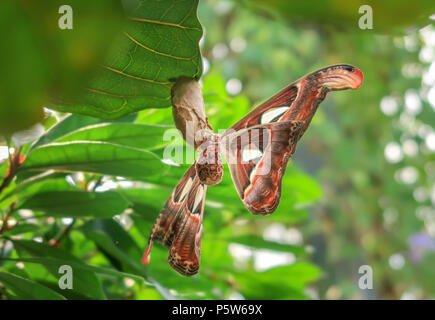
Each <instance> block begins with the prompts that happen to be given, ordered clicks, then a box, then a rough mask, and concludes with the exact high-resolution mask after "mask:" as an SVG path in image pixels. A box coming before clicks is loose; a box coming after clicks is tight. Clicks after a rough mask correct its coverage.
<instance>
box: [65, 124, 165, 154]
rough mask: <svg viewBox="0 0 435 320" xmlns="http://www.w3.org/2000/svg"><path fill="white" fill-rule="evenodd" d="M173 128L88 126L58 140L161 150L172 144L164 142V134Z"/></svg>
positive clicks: (131, 125) (153, 126) (156, 126)
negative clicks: (87, 141) (106, 143)
mask: <svg viewBox="0 0 435 320" xmlns="http://www.w3.org/2000/svg"><path fill="white" fill-rule="evenodd" d="M170 128H173V126H162V125H151V124H149V125H145V124H133V123H101V124H96V125H92V126H87V127H84V128H81V129H79V130H76V131H73V132H71V133H70V134H68V135H66V136H64V137H62V138H60V139H58V140H57V141H58V142H66V141H74V140H91V141H106V142H111V143H114V144H120V145H125V146H129V147H135V148H140V149H145V150H152V149H156V148H161V147H163V146H165V145H167V144H169V143H170V141H169V140H167V141H164V140H163V137H164V133H165V131H166V130H168V129H170Z"/></svg>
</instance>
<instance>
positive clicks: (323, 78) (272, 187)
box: [222, 64, 363, 214]
mask: <svg viewBox="0 0 435 320" xmlns="http://www.w3.org/2000/svg"><path fill="white" fill-rule="evenodd" d="M362 80H363V74H362V72H361V71H360V70H358V69H357V68H355V67H353V66H350V65H347V64H340V65H334V66H330V67H326V68H323V69H320V70H317V71H315V72H312V73H310V74H308V75H306V76H304V77H302V78H301V79H299V80H297V81H295V82H293V83H292V84H290V85H289V86H287V87H286V88H284V89H283V90H281V91H280V92H278V93H277V94H275V95H274V96H273V97H271V98H270V99H268V100H267V101H265V102H264V103H262V104H261V105H259V106H258V107H257V108H255V109H254V110H253V111H252V112H250V113H249V114H248V115H246V116H245V117H244V118H243V119H241V120H240V121H238V122H237V123H236V124H235V125H233V126H232V127H231V128H230V129H228V130H227V131H226V132H225V133H224V134H223V136H222V139H223V140H224V141H225V144H226V147H225V150H226V151H227V152H226V157H227V162H228V165H229V168H230V172H231V176H232V178H233V181H234V185H235V187H236V189H237V192H238V193H239V196H240V198H241V199H242V201H243V203H244V204H245V206H246V207H247V208H248V209H249V211H251V212H252V213H254V214H271V213H272V212H273V211H274V210H275V209H276V207H277V206H278V203H279V199H280V196H281V180H282V176H283V175H284V172H285V168H286V165H287V162H288V160H289V158H290V156H291V155H292V154H293V152H294V151H295V148H296V144H297V142H298V140H299V139H300V138H301V137H302V135H303V134H304V133H305V131H306V130H307V128H308V126H309V124H310V122H311V119H312V118H313V116H314V114H315V112H316V111H317V108H318V106H319V104H320V103H321V102H322V101H323V100H324V99H325V97H326V94H327V93H328V92H330V91H337V90H347V89H357V88H358V87H359V86H360V85H361V83H362Z"/></svg>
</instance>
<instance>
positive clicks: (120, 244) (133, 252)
mask: <svg viewBox="0 0 435 320" xmlns="http://www.w3.org/2000/svg"><path fill="white" fill-rule="evenodd" d="M79 230H80V231H82V232H83V234H84V235H85V236H86V238H88V239H91V240H92V241H94V242H95V244H96V245H97V246H98V247H99V248H101V249H103V250H104V251H105V252H106V253H107V254H109V255H110V256H111V257H113V258H114V259H116V260H117V261H118V263H119V264H120V265H121V266H122V270H123V271H126V272H132V273H136V274H139V275H143V274H144V267H143V266H142V263H141V261H142V260H141V257H142V250H141V249H140V248H139V246H138V245H137V243H136V242H135V241H134V240H133V238H132V237H131V236H130V235H129V234H128V233H127V232H126V231H125V230H124V229H123V228H122V227H121V226H120V225H119V224H118V223H117V222H116V221H114V220H112V219H94V220H91V221H88V222H87V223H85V224H84V225H83V226H82V227H81V228H80V229H79Z"/></svg>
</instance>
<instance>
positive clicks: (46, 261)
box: [7, 257, 145, 282]
mask: <svg viewBox="0 0 435 320" xmlns="http://www.w3.org/2000/svg"><path fill="white" fill-rule="evenodd" d="M7 260H10V261H22V262H28V263H37V264H42V265H53V266H55V267H59V266H61V265H69V266H71V268H72V269H73V270H75V271H80V272H82V271H90V272H94V273H96V274H99V275H105V276H111V277H118V278H132V279H134V280H137V281H141V282H143V281H144V280H145V279H144V277H143V276H138V275H137V274H133V273H127V272H121V271H118V270H115V269H112V268H105V267H98V266H92V265H89V264H85V263H83V262H76V261H71V260H65V259H58V258H40V257H37V258H19V259H7Z"/></svg>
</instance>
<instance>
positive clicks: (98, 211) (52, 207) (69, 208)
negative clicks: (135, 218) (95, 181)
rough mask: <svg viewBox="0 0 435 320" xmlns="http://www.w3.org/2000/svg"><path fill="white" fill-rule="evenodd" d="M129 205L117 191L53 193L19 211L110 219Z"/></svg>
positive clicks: (28, 202)
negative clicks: (26, 210)
mask: <svg viewBox="0 0 435 320" xmlns="http://www.w3.org/2000/svg"><path fill="white" fill-rule="evenodd" d="M128 205H129V202H128V201H127V200H126V199H125V198H123V197H122V196H121V195H120V194H119V193H117V192H115V191H107V192H102V193H98V192H86V191H51V192H43V193H38V194H36V195H34V196H33V197H31V198H30V199H28V200H26V201H25V202H24V203H23V204H22V205H21V206H20V207H19V209H30V210H36V211H43V212H45V213H46V214H47V215H49V216H60V217H98V218H110V217H113V216H114V215H116V214H121V213H122V212H123V211H124V210H125V209H126V208H127V207H128Z"/></svg>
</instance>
